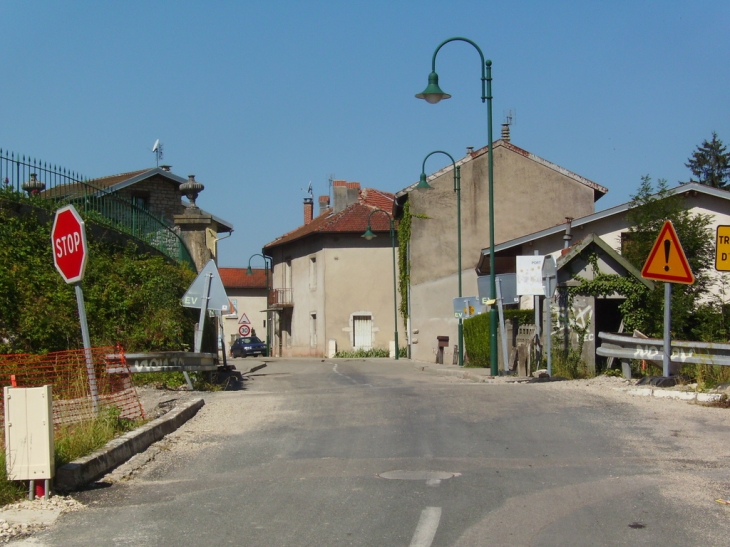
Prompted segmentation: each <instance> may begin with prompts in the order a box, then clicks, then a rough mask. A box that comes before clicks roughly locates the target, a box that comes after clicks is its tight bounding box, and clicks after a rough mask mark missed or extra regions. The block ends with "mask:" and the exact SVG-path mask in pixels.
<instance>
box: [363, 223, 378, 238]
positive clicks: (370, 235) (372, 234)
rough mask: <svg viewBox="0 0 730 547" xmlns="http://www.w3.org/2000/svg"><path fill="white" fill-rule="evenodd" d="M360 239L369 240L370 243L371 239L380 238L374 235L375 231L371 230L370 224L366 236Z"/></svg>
mask: <svg viewBox="0 0 730 547" xmlns="http://www.w3.org/2000/svg"><path fill="white" fill-rule="evenodd" d="M360 237H364V238H365V239H367V240H368V241H370V240H371V239H373V238H374V237H378V236H376V235H375V234H374V233H373V231H372V230H371V229H370V224H368V229H367V230H365V233H364V234H363V235H362V236H360Z"/></svg>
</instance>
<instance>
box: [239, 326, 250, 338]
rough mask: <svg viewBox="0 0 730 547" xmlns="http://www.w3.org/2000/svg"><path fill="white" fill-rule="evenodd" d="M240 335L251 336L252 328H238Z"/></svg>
mask: <svg viewBox="0 0 730 547" xmlns="http://www.w3.org/2000/svg"><path fill="white" fill-rule="evenodd" d="M238 334H240V335H241V336H249V335H250V334H251V327H250V326H249V325H241V326H240V327H238Z"/></svg>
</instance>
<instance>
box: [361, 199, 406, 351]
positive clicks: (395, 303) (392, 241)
mask: <svg viewBox="0 0 730 547" xmlns="http://www.w3.org/2000/svg"><path fill="white" fill-rule="evenodd" d="M375 213H383V214H384V215H385V216H387V217H388V222H390V245H391V247H392V248H393V321H394V323H393V329H394V330H395V332H394V333H393V336H394V337H395V358H396V359H398V353H399V351H398V291H397V285H396V276H395V223H394V222H393V217H392V216H391V215H390V214H388V212H387V211H383V210H382V209H375V210H374V211H371V212H370V214H369V215H368V227H367V229H366V230H365V233H364V234H363V235H362V236H361V237H364V238H365V239H366V240H368V241H370V240H371V239H373V238H374V237H377V236H376V235H375V234H374V233H373V231H372V229H371V228H370V217H372V216H373V215H374V214H375Z"/></svg>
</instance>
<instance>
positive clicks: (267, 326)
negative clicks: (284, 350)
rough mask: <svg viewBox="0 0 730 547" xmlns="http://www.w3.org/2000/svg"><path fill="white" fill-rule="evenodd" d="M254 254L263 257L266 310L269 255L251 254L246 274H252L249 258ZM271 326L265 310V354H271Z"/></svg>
mask: <svg viewBox="0 0 730 547" xmlns="http://www.w3.org/2000/svg"><path fill="white" fill-rule="evenodd" d="M255 256H260V257H261V258H263V259H264V278H265V279H264V280H265V282H266V308H267V310H268V308H269V292H270V291H271V288H270V287H269V261H270V260H271V257H270V256H264V255H262V254H259V253H256V254H252V255H251V256H250V257H249V258H248V268H246V275H253V270H252V269H251V259H252V258H253V257H255ZM270 328H271V318H270V317H269V312H268V311H267V312H266V355H267V356H269V357H270V356H271V353H270V352H269V350H270V348H269V329H270Z"/></svg>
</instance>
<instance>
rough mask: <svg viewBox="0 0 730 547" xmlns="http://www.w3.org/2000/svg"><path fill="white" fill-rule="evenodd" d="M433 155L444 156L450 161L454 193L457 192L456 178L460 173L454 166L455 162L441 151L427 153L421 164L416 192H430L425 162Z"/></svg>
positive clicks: (449, 155)
mask: <svg viewBox="0 0 730 547" xmlns="http://www.w3.org/2000/svg"><path fill="white" fill-rule="evenodd" d="M434 154H444V155H446V156H448V157H449V159H450V160H451V163H452V164H453V166H454V192H457V191H458V190H459V184H458V179H459V178H461V177H458V178H457V173H458V172H459V171H460V169H459V167H457V165H456V160H454V158H453V157H452V156H451V154H449V153H448V152H444V151H443V150H434V151H433V152H431V153H429V154H428V155H427V156H426V157H425V158H423V163H422V164H421V177H420V179H419V182H418V186H416V190H431V189H432V188H433V186H431V185H430V184H429V183H428V181H427V180H426V160H427V159H428V158H430V157H431V156H433V155H434Z"/></svg>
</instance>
